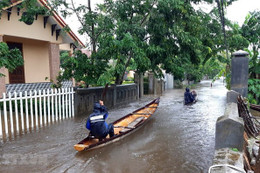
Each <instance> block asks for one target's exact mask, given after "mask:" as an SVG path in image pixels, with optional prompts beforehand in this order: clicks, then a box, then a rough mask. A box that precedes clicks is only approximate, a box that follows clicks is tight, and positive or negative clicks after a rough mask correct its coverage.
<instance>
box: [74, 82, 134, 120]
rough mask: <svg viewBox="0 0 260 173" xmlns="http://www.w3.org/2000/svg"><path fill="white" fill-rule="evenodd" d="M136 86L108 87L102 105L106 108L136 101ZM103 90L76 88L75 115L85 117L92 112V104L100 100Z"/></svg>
mask: <svg viewBox="0 0 260 173" xmlns="http://www.w3.org/2000/svg"><path fill="white" fill-rule="evenodd" d="M137 90H138V87H137V84H128V85H118V86H115V85H114V86H110V87H108V88H107V91H106V95H105V98H104V99H103V100H104V104H105V105H106V106H107V107H108V108H112V107H115V106H119V105H123V104H126V103H129V102H131V101H134V100H137V99H138V91H137ZM103 91H104V88H103V87H94V88H78V89H76V94H75V115H76V116H82V115H84V116H86V115H88V114H89V113H90V112H92V111H93V103H94V102H97V101H98V100H101V99H102V94H103Z"/></svg>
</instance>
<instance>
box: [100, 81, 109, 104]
mask: <svg viewBox="0 0 260 173" xmlns="http://www.w3.org/2000/svg"><path fill="white" fill-rule="evenodd" d="M107 89H108V83H107V84H106V85H105V88H104V90H103V93H102V95H101V100H102V101H104V99H105V96H106V93H107Z"/></svg>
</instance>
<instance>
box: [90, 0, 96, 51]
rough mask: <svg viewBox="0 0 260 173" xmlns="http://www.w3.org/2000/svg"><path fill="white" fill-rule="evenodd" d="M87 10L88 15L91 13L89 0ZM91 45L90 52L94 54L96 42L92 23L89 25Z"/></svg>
mask: <svg viewBox="0 0 260 173" xmlns="http://www.w3.org/2000/svg"><path fill="white" fill-rule="evenodd" d="M88 8H89V13H91V12H92V9H91V0H88ZM91 44H92V51H93V52H96V40H95V27H94V23H92V24H91Z"/></svg>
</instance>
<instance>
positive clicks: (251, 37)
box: [241, 11, 260, 78]
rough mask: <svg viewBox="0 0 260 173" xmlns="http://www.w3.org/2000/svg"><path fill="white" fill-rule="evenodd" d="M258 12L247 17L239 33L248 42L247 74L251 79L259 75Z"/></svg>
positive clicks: (259, 37)
mask: <svg viewBox="0 0 260 173" xmlns="http://www.w3.org/2000/svg"><path fill="white" fill-rule="evenodd" d="M259 21H260V11H255V12H252V13H250V15H248V16H247V18H246V20H245V22H244V24H243V26H242V28H241V31H242V35H243V36H244V37H245V38H246V39H247V40H248V41H249V42H250V45H251V47H252V52H251V55H252V56H250V57H251V58H250V62H249V73H250V77H251V78H256V74H260V61H259V60H258V58H257V57H258V54H259V53H258V52H259V48H260V41H259V40H260V22H259Z"/></svg>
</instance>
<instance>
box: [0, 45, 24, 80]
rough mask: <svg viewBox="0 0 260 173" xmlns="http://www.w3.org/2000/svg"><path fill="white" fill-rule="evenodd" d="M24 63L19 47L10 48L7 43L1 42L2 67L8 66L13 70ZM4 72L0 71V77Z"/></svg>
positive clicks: (0, 62)
mask: <svg viewBox="0 0 260 173" xmlns="http://www.w3.org/2000/svg"><path fill="white" fill-rule="evenodd" d="M21 65H23V57H22V54H21V52H20V50H18V49H11V50H10V49H9V48H8V45H7V44H6V43H3V42H1V43H0V68H2V67H4V68H7V69H8V70H9V71H10V72H12V71H13V70H14V69H15V68H16V67H17V66H21ZM1 76H4V74H2V73H0V77H1Z"/></svg>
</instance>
